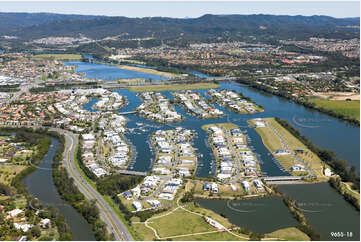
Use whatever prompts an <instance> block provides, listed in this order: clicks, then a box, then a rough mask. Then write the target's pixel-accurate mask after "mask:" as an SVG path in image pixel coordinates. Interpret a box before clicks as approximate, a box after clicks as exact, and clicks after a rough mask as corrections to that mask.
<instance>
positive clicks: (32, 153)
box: [0, 127, 73, 240]
mask: <svg viewBox="0 0 361 242" xmlns="http://www.w3.org/2000/svg"><path fill="white" fill-rule="evenodd" d="M1 131H2V135H3V134H4V133H8V132H9V133H10V134H14V136H12V135H11V136H9V138H8V139H7V140H8V141H9V142H15V143H16V147H18V148H16V149H17V150H19V149H20V150H19V152H20V153H21V154H24V153H23V152H22V150H23V151H26V154H28V155H27V156H26V157H23V158H21V159H20V160H22V159H24V161H21V162H24V164H22V166H21V167H22V170H21V171H20V170H18V169H16V172H11V173H8V174H7V175H6V179H5V180H2V181H0V185H1V186H0V207H2V209H3V211H7V214H9V213H10V212H11V214H9V215H8V216H7V218H5V217H4V220H3V221H2V222H1V227H2V228H6V229H5V230H2V231H1V232H0V240H19V238H22V239H25V240H53V239H56V240H72V238H73V237H72V233H71V230H70V228H69V226H68V224H67V223H66V222H65V220H64V217H63V215H62V214H60V212H59V210H58V209H57V208H55V207H54V206H53V204H50V205H49V204H48V203H47V202H44V201H43V200H42V198H40V199H38V198H37V196H36V194H34V191H33V189H32V188H29V186H28V183H27V181H28V180H29V179H32V178H34V176H35V175H37V174H40V173H42V174H44V170H43V169H45V168H43V167H42V166H43V163H46V161H47V159H48V157H49V156H51V149H52V147H53V140H50V137H49V136H48V135H47V134H46V131H44V130H33V129H27V128H4V127H3V128H1ZM12 139H13V140H12ZM55 145H56V144H55ZM21 147H23V148H21ZM1 150H2V152H3V151H4V144H3V145H2V149H1ZM17 153H18V152H16V153H15V156H17V155H16V154H17ZM13 158H15V157H12V158H11V160H10V161H9V163H8V164H4V166H7V167H9V168H12V167H13V166H14V165H15V163H18V162H19V159H18V158H20V157H18V158H16V160H15V159H14V160H13ZM0 166H3V164H1V165H0ZM16 166H18V165H16ZM39 169H40V171H39ZM1 172H4V171H1ZM45 182H46V181H45ZM9 206H10V207H9ZM10 210H11V211H10ZM13 213H14V214H13ZM9 217H11V219H9ZM44 221H46V223H47V225H46V226H41V223H43V222H44ZM14 227H15V228H16V229H14Z"/></svg>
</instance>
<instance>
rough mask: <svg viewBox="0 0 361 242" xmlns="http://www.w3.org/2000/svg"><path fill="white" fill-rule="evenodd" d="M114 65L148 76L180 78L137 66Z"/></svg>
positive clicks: (168, 73) (172, 74)
mask: <svg viewBox="0 0 361 242" xmlns="http://www.w3.org/2000/svg"><path fill="white" fill-rule="evenodd" d="M114 65H115V66H117V67H119V68H121V69H126V70H130V71H139V72H144V73H148V74H153V75H158V76H164V77H169V78H174V77H179V76H180V75H178V74H174V73H170V72H163V71H158V70H155V69H151V68H143V67H138V66H127V65H116V64H114Z"/></svg>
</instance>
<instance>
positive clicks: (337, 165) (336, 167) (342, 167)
mask: <svg viewBox="0 0 361 242" xmlns="http://www.w3.org/2000/svg"><path fill="white" fill-rule="evenodd" d="M275 120H276V121H277V122H278V123H279V124H280V125H281V126H282V127H284V128H285V129H287V130H288V131H289V132H290V133H291V134H292V135H294V136H295V137H296V138H297V139H299V140H300V141H301V142H302V143H303V144H305V145H306V146H307V148H308V149H310V150H311V151H312V152H314V153H315V154H316V155H318V157H320V159H321V160H322V161H324V162H326V163H327V164H328V165H329V166H330V167H331V168H332V169H333V171H334V172H336V173H337V174H338V175H339V176H340V177H341V178H342V181H344V182H352V183H353V186H354V187H355V189H356V190H357V191H360V176H359V175H358V174H357V171H356V167H355V166H352V167H351V168H350V167H349V165H348V163H347V161H345V160H343V159H339V158H337V157H336V154H335V153H334V152H333V151H330V150H325V149H322V148H320V147H317V146H316V145H314V144H312V142H311V141H309V140H308V139H307V138H306V137H305V136H303V135H301V133H300V132H299V131H298V130H297V129H295V128H294V127H292V125H290V124H289V123H288V122H287V121H285V120H282V119H280V118H275Z"/></svg>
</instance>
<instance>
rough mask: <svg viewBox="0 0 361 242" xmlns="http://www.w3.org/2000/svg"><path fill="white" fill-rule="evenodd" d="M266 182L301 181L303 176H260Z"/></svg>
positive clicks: (289, 182)
mask: <svg viewBox="0 0 361 242" xmlns="http://www.w3.org/2000/svg"><path fill="white" fill-rule="evenodd" d="M261 178H262V179H263V180H264V181H265V182H266V183H267V184H293V183H301V182H302V178H303V176H264V177H261Z"/></svg>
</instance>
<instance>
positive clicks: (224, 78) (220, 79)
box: [206, 76, 239, 81]
mask: <svg viewBox="0 0 361 242" xmlns="http://www.w3.org/2000/svg"><path fill="white" fill-rule="evenodd" d="M237 79H239V77H235V76H219V77H207V78H206V80H207V81H235V80H237Z"/></svg>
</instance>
